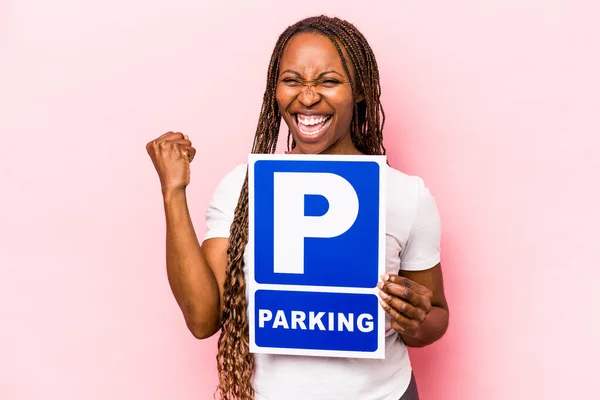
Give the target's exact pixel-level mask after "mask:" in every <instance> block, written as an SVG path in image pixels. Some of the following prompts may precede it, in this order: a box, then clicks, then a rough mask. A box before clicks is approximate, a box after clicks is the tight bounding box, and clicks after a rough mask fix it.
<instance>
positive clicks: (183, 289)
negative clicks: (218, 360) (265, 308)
mask: <svg viewBox="0 0 600 400" xmlns="http://www.w3.org/2000/svg"><path fill="white" fill-rule="evenodd" d="M163 197H164V207H165V216H166V226H167V235H166V251H167V260H166V261H167V276H168V280H169V285H170V287H171V290H172V292H173V295H174V296H175V299H176V301H177V303H178V305H179V307H180V308H181V311H182V312H183V315H184V318H185V321H186V324H187V326H188V328H189V329H190V331H191V332H192V333H193V334H194V336H196V337H198V338H204V337H209V336H212V335H213V334H214V333H215V332H216V331H217V330H218V329H219V324H220V313H219V310H220V299H219V287H218V284H217V280H216V278H215V275H214V273H213V271H212V270H211V269H210V266H209V265H208V263H207V261H206V258H205V257H204V254H203V252H202V248H201V246H200V243H199V242H198V238H197V236H196V233H195V231H194V226H193V224H192V221H191V218H190V214H189V210H188V206H187V198H186V194H185V191H184V190H178V191H172V192H168V193H165V194H164V195H163Z"/></svg>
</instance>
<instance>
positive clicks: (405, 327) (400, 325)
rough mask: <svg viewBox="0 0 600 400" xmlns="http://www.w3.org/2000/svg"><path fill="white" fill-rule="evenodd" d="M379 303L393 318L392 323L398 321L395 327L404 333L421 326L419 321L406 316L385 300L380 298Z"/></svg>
mask: <svg viewBox="0 0 600 400" xmlns="http://www.w3.org/2000/svg"><path fill="white" fill-rule="evenodd" d="M379 304H380V305H381V307H382V308H383V310H384V311H385V312H386V314H388V315H389V316H390V318H391V319H392V325H394V322H395V323H396V324H395V325H396V326H395V329H397V330H399V331H401V332H403V333H409V334H410V333H412V332H414V331H416V330H418V328H419V323H418V322H417V321H415V320H412V319H410V318H407V317H406V316H404V315H402V314H401V313H399V312H398V311H397V310H396V309H394V308H393V307H392V306H390V305H389V304H388V303H386V302H385V301H383V300H379Z"/></svg>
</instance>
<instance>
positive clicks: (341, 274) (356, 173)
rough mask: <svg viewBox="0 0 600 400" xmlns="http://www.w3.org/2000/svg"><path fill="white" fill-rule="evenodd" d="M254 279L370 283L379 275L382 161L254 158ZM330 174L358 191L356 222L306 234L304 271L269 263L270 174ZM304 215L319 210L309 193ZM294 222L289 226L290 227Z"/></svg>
mask: <svg viewBox="0 0 600 400" xmlns="http://www.w3.org/2000/svg"><path fill="white" fill-rule="evenodd" d="M253 168H254V238H255V243H254V257H255V258H254V260H255V261H254V268H255V269H254V271H255V272H254V278H255V279H256V282H258V283H264V284H287V285H306V286H337V287H356V288H373V287H375V285H376V284H377V281H378V279H379V275H378V257H379V243H380V232H379V222H380V166H379V164H378V163H377V162H374V161H359V162H356V161H354V162H353V161H314V160H313V161H298V160H290V161H288V160H258V161H256V162H255V163H254V166H253ZM276 172H311V173H319V172H321V173H333V174H337V175H339V176H341V177H343V178H344V179H346V180H347V181H348V182H349V183H350V184H351V185H352V187H353V188H354V190H355V191H356V194H357V197H358V200H359V212H358V216H357V218H356V221H355V223H354V225H352V227H351V228H350V229H348V231H346V232H345V233H343V234H341V235H339V236H336V237H333V238H311V237H307V238H305V239H304V273H303V274H282V273H276V272H275V271H274V268H273V263H274V261H273V260H274V249H273V239H274V238H273V232H274V218H275V217H274V213H273V209H274V204H273V202H274V200H273V198H274V194H273V193H274V189H273V186H274V185H273V182H274V173H276ZM305 201H306V203H305V215H312V214H315V213H316V214H318V213H319V212H321V213H322V210H323V207H324V205H323V202H322V199H319V198H318V197H312V198H311V196H307V197H306V200H305ZM293 228H294V227H290V229H293Z"/></svg>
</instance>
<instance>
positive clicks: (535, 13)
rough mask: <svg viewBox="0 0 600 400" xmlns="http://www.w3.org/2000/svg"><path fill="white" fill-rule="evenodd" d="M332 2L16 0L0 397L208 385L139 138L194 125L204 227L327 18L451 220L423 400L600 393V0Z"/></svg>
mask: <svg viewBox="0 0 600 400" xmlns="http://www.w3.org/2000/svg"><path fill="white" fill-rule="evenodd" d="M323 3H324V5H322V6H316V5H310V4H313V3H312V2H301V3H297V2H296V3H293V2H284V1H277V2H270V1H265V0H257V1H252V2H241V1H240V2H238V4H231V3H230V2H217V1H212V2H202V1H197V0H169V1H166V0H160V1H157V0H152V1H141V0H118V1H117V0H106V1H103V2H82V1H75V0H55V1H52V2H49V1H41V0H18V1H17V0H2V1H0V46H1V53H0V54H1V59H2V61H1V63H0V155H1V157H0V169H1V171H2V172H1V174H0V184H1V186H0V191H1V195H0V221H1V222H0V224H1V225H0V226H1V227H0V321H1V324H2V325H1V329H0V399H3V400H38V399H61V400H69V399H73V400H82V399H85V400H96V399H98V400H99V399H113V400H121V399H123V400H124V399H145V400H152V399H156V400H159V399H160V400H164V399H178V400H184V399H210V398H211V397H212V393H213V390H214V387H215V384H216V369H215V368H216V367H215V360H214V356H215V354H216V347H215V340H214V339H216V337H215V338H212V339H210V340H206V341H197V340H195V339H194V338H193V337H192V336H191V334H189V333H188V331H187V330H186V327H185V324H184V322H183V318H182V316H181V314H180V312H179V309H178V308H177V306H176V303H175V301H174V299H173V297H172V295H171V292H170V289H169V287H168V283H167V279H166V273H165V266H164V219H163V215H162V203H161V197H160V188H159V185H158V180H157V176H156V174H155V172H154V170H153V167H152V165H151V163H150V160H149V158H148V156H147V155H146V153H145V148H144V146H145V144H146V142H148V141H149V140H151V139H153V138H154V137H155V136H158V135H159V134H161V133H163V132H165V131H168V130H180V131H183V132H185V133H187V134H189V135H190V136H191V138H192V140H193V141H194V143H195V145H196V147H197V148H198V153H199V154H198V157H197V158H196V160H195V161H194V163H193V170H192V185H191V186H190V188H189V198H190V204H191V212H192V214H193V218H194V221H195V224H196V228H197V231H198V233H199V234H202V233H203V232H204V229H205V227H204V220H203V218H204V210H205V207H206V205H207V202H208V200H209V197H210V195H211V194H212V191H213V189H214V188H215V185H216V183H217V182H218V180H219V179H220V178H221V177H222V175H223V174H225V173H226V172H227V171H229V170H230V169H231V168H232V167H233V166H234V165H235V164H237V163H239V162H243V161H244V159H245V156H246V154H247V152H248V150H249V148H250V144H251V141H252V136H253V133H254V129H255V125H256V121H257V117H258V112H259V110H260V104H261V99H262V94H263V90H264V81H265V74H266V68H267V64H268V61H269V56H270V53H271V50H272V47H273V45H274V42H275V40H276V38H277V36H278V35H279V33H280V32H281V31H282V30H283V29H284V28H285V27H286V26H287V25H289V24H291V23H293V22H295V21H296V20H298V19H300V18H302V17H305V16H309V15H312V14H317V13H327V14H330V15H339V16H341V17H343V18H346V19H348V20H350V21H352V22H354V23H356V25H357V26H358V27H359V28H360V29H361V30H362V31H363V32H364V34H365V35H366V36H367V38H368V39H369V41H370V43H371V44H372V47H373V48H374V51H375V53H376V55H377V58H378V62H379V65H380V68H381V74H382V86H383V91H384V99H383V101H384V107H385V110H386V111H387V117H388V118H387V122H386V129H385V135H386V136H385V137H386V144H387V147H388V149H389V154H390V160H391V162H392V164H393V166H395V167H396V168H399V169H401V170H403V171H405V172H407V173H411V174H417V175H420V176H422V177H423V178H424V179H425V180H426V182H427V184H428V185H429V187H430V188H431V190H432V192H433V193H434V195H435V196H436V198H437V200H438V204H439V207H440V210H441V213H442V218H443V223H444V230H443V232H444V239H443V263H444V271H445V279H446V289H447V295H448V299H449V301H450V305H451V326H450V328H449V331H448V333H447V335H446V337H445V338H444V339H443V340H442V341H440V342H438V343H436V344H435V345H433V346H431V347H429V348H426V349H421V350H415V351H412V357H413V360H414V368H415V372H416V375H417V378H418V380H419V383H420V390H421V394H422V397H423V399H425V400H430V399H433V400H437V399H441V400H445V399H449V400H454V399H456V400H459V399H460V400H481V399H487V400H494V399H498V400H501V399H502V400H504V399H509V398H510V399H563V398H569V399H592V398H600V389H599V387H598V384H597V382H598V380H597V379H598V378H597V375H598V367H597V365H598V364H597V363H598V358H599V356H600V354H599V345H598V342H597V340H598V338H599V337H600V328H599V324H598V318H597V315H598V311H597V308H596V305H597V303H598V300H599V299H598V295H597V294H596V293H595V289H596V285H595V283H596V279H598V278H599V277H600V274H599V273H598V258H597V255H596V250H597V248H598V243H597V238H598V226H599V225H600V211H599V210H600V208H599V204H600V191H599V189H598V181H599V178H598V175H599V171H600V161H599V159H600V158H599V154H600V139H599V137H600V123H599V122H598V116H599V110H600V101H599V95H598V93H600V78H599V77H598V76H599V75H598V71H600V46H599V44H598V38H599V37H600V24H598V22H597V19H598V16H599V15H600V7H599V6H598V5H596V4H598V3H597V2H593V1H589V2H583V1H568V0H564V1H554V0H543V1H542V0H538V1H536V0H509V1H507V0H504V1H499V0H498V1H494V2H492V1H486V2H483V1H476V0H471V1H467V0H457V1H452V2H449V1H427V2H425V1H390V2H386V3H383V2H377V1H369V2H367V3H364V2H349V1H337V0H336V1H328V2H323ZM594 3H595V4H594ZM366 4H368V6H367V5H366Z"/></svg>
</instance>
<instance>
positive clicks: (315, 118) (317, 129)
mask: <svg viewBox="0 0 600 400" xmlns="http://www.w3.org/2000/svg"><path fill="white" fill-rule="evenodd" d="M331 116H332V115H331V114H318V115H303V114H294V119H295V121H296V125H297V126H298V131H299V132H300V134H301V135H302V136H303V137H304V139H307V140H315V139H318V138H319V137H320V136H321V134H323V133H325V131H326V130H327V128H328V127H329V126H330V125H331Z"/></svg>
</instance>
